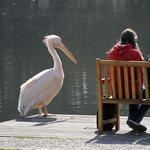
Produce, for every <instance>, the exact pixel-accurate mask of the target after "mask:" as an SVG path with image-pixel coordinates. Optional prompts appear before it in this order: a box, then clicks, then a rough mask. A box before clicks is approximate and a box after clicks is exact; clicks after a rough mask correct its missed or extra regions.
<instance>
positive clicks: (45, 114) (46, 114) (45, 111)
mask: <svg viewBox="0 0 150 150" xmlns="http://www.w3.org/2000/svg"><path fill="white" fill-rule="evenodd" d="M43 108H44V117H47V116H56V115H54V114H48V112H47V107H46V105H44V106H43Z"/></svg>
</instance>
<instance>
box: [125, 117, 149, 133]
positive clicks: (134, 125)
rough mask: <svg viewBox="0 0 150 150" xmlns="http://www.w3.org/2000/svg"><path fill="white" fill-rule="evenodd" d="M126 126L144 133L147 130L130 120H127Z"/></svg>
mask: <svg viewBox="0 0 150 150" xmlns="http://www.w3.org/2000/svg"><path fill="white" fill-rule="evenodd" d="M127 125H128V126H129V127H130V128H132V129H133V130H135V131H139V132H144V131H146V130H147V128H146V127H145V126H144V125H141V124H140V123H139V122H137V121H135V120H132V119H128V120H127Z"/></svg>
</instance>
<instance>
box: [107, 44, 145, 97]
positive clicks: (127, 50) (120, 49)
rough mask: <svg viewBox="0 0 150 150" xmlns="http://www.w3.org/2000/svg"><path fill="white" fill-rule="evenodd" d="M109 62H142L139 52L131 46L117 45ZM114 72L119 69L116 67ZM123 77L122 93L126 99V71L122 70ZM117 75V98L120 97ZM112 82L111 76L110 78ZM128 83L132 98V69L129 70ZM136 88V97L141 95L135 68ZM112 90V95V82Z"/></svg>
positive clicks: (111, 52)
mask: <svg viewBox="0 0 150 150" xmlns="http://www.w3.org/2000/svg"><path fill="white" fill-rule="evenodd" d="M108 60H121V61H142V57H141V54H140V52H139V51H138V50H136V49H134V48H132V45H131V44H127V45H119V44H117V45H115V46H114V48H113V49H112V50H111V51H110V53H109V55H108ZM114 72H117V68H116V67H114ZM143 74H144V71H143V68H141V78H142V84H143V83H144V78H143ZM109 75H110V67H109ZM121 77H122V91H123V93H122V94H123V97H125V84H124V71H123V68H121ZM117 79H118V78H117V73H115V90H116V97H118V95H119V94H118V80H117ZM110 80H111V76H110ZM128 81H129V96H130V97H132V87H131V73H130V69H129V68H128ZM135 88H136V95H138V94H139V92H138V80H137V69H136V68H135ZM110 90H111V94H112V88H111V82H110Z"/></svg>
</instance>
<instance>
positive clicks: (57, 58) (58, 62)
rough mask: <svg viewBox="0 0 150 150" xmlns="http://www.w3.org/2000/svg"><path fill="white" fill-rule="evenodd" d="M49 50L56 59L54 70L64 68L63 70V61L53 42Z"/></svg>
mask: <svg viewBox="0 0 150 150" xmlns="http://www.w3.org/2000/svg"><path fill="white" fill-rule="evenodd" d="M48 50H49V52H50V54H51V55H52V58H53V60H54V70H56V71H59V70H62V71H63V68H62V62H61V60H60V58H59V55H58V54H57V52H56V50H55V48H54V46H53V45H52V44H49V46H48Z"/></svg>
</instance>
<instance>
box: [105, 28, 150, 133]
mask: <svg viewBox="0 0 150 150" xmlns="http://www.w3.org/2000/svg"><path fill="white" fill-rule="evenodd" d="M107 53H108V59H109V60H121V61H142V60H143V56H142V53H141V51H140V49H139V46H138V44H137V34H136V33H135V32H134V31H133V30H131V29H126V30H124V31H123V32H122V34H121V37H120V41H119V42H118V43H117V44H116V45H115V46H114V47H113V48H112V49H111V50H110V51H109V52H107ZM114 69H115V70H116V69H117V68H116V67H114ZM115 70H114V71H115ZM115 72H116V71H115ZM121 74H122V90H123V93H122V94H123V97H125V85H124V74H123V69H122V68H121ZM143 74H144V71H143V68H141V77H142V90H143V98H144V97H145V88H144V85H143V84H144V78H143ZM109 75H110V80H111V74H110V68H109ZM128 81H129V96H130V98H132V88H131V75H130V69H129V68H128ZM117 82H118V80H117V74H115V89H116V97H118V83H117ZM110 83H111V82H110ZM135 88H136V96H137V98H138V80H137V69H136V68H135ZM110 90H111V92H112V89H111V84H110ZM149 108H150V105H133V104H132V105H131V104H130V105H129V116H128V120H127V125H128V126H129V127H130V128H132V129H134V130H136V131H140V132H144V131H146V130H147V128H146V127H145V126H144V125H142V124H140V122H141V121H142V119H143V117H144V116H145V114H146V112H147V111H148V109H149Z"/></svg>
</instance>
